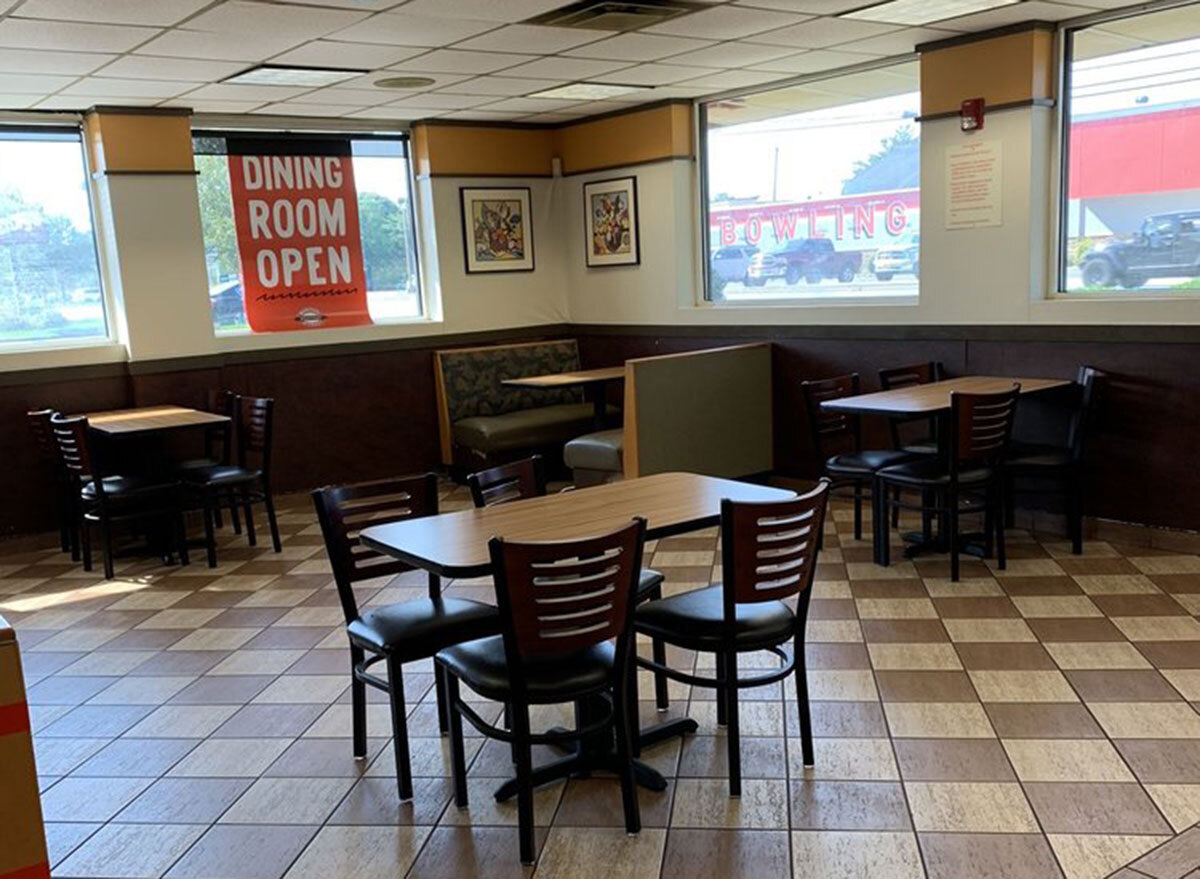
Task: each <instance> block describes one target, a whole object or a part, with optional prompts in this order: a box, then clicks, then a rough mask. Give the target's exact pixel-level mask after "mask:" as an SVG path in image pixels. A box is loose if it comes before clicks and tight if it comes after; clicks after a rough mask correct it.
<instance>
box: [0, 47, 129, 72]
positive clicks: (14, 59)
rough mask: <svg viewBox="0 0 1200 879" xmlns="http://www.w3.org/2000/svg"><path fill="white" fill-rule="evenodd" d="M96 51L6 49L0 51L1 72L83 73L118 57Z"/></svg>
mask: <svg viewBox="0 0 1200 879" xmlns="http://www.w3.org/2000/svg"><path fill="white" fill-rule="evenodd" d="M116 57H117V56H116V55H101V54H98V53H96V52H33V51H28V50H23V49H5V50H4V51H3V52H0V73H63V74H74V75H82V74H84V73H91V72H92V71H93V70H95V69H96V68H98V67H101V66H103V65H104V64H107V63H108V62H109V61H112V60H113V59H114V58H116Z"/></svg>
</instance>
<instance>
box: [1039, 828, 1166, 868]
mask: <svg viewBox="0 0 1200 879" xmlns="http://www.w3.org/2000/svg"><path fill="white" fill-rule="evenodd" d="M1047 839H1049V840H1050V847H1051V848H1053V849H1054V854H1055V855H1057V856H1058V863H1059V865H1060V866H1061V867H1062V869H1063V873H1064V875H1065V876H1066V879H1102V877H1104V876H1107V875H1108V874H1109V873H1111V872H1113V871H1114V870H1116V869H1118V868H1120V867H1123V866H1124V865H1125V864H1128V863H1129V862H1130V861H1132V860H1134V859H1135V858H1137V857H1138V856H1139V855H1142V854H1144V853H1146V852H1148V851H1149V850H1150V849H1152V848H1154V847H1155V846H1157V845H1159V844H1160V843H1163V842H1166V840H1167V837H1165V836H1103V835H1101V834H1092V833H1088V834H1083V833H1079V834H1074V833H1071V834H1056V833H1052V834H1050V835H1049V836H1047Z"/></svg>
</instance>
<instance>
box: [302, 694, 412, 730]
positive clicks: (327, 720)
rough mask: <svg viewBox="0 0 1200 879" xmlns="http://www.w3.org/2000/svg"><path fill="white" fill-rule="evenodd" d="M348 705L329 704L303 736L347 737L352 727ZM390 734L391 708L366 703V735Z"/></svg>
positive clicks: (376, 703) (384, 705)
mask: <svg viewBox="0 0 1200 879" xmlns="http://www.w3.org/2000/svg"><path fill="white" fill-rule="evenodd" d="M351 724H352V718H351V716H350V706H349V705H338V704H335V705H330V706H329V707H328V708H327V709H325V711H324V712H323V713H322V714H321V716H320V717H318V718H317V719H316V720H314V721H313V723H312V726H310V727H309V728H308V729H306V730H305V731H304V738H306V739H309V738H319V739H329V738H342V737H347V738H348V737H349V736H350V734H351V732H352V731H353V729H352V725H351ZM391 734H392V710H391V708H389V707H388V706H387V705H386V704H380V703H378V702H369V703H367V735H372V736H390V735H391Z"/></svg>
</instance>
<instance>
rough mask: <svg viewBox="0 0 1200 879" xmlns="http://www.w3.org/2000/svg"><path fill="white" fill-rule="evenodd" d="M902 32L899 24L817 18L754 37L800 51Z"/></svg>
mask: <svg viewBox="0 0 1200 879" xmlns="http://www.w3.org/2000/svg"><path fill="white" fill-rule="evenodd" d="M896 30H900V28H899V26H898V25H894V24H880V23H879V22H874V21H856V20H854V19H849V18H814V19H813V20H812V21H806V22H804V24H798V25H796V26H795V27H787V28H783V29H782V30H775V31H771V32H770V33H767V34H759V35H758V36H755V37H751V41H752V42H755V43H766V44H768V45H772V46H795V47H797V48H800V49H823V48H825V47H826V46H836V45H837V44H838V43H848V42H849V41H850V40H861V39H865V38H866V37H874V36H877V35H879V34H886V33H889V32H890V31H896Z"/></svg>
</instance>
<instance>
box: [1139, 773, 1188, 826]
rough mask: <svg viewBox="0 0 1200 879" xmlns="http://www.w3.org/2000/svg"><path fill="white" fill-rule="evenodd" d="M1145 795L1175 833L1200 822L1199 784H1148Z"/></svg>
mask: <svg viewBox="0 0 1200 879" xmlns="http://www.w3.org/2000/svg"><path fill="white" fill-rule="evenodd" d="M1146 793H1148V794H1150V799H1152V800H1154V804H1155V805H1156V806H1158V808H1159V811H1161V812H1162V813H1163V815H1165V816H1166V818H1167V820H1168V821H1169V822H1171V828H1172V829H1173V830H1174V831H1175V832H1176V833H1182V832H1183V831H1184V830H1186V829H1187V828H1189V827H1191V826H1192V825H1193V824H1195V823H1196V822H1198V821H1200V784H1148V785H1146Z"/></svg>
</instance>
